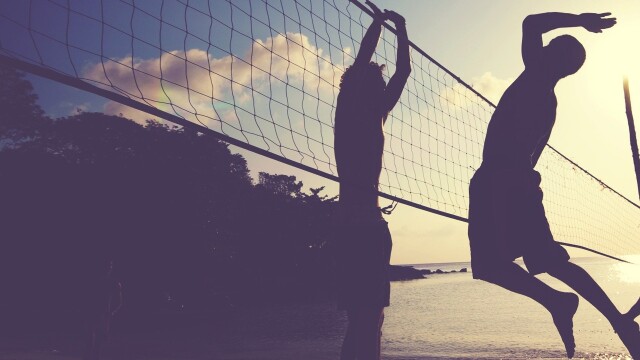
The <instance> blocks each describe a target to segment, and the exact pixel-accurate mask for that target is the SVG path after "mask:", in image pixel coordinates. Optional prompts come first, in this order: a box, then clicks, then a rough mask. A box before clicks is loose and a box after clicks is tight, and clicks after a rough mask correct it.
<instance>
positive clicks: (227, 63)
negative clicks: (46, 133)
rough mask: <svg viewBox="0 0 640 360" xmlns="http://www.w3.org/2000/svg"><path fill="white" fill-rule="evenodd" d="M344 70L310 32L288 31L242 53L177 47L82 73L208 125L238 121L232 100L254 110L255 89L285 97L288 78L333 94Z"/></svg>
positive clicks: (124, 109) (113, 110)
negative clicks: (315, 42)
mask: <svg viewBox="0 0 640 360" xmlns="http://www.w3.org/2000/svg"><path fill="white" fill-rule="evenodd" d="M346 51H347V52H348V51H349V49H346ZM342 72H343V68H342V67H341V66H338V65H337V64H334V63H332V61H331V59H330V57H329V56H327V55H325V53H324V51H323V49H321V48H317V47H315V46H314V45H313V44H312V43H311V41H310V40H309V38H308V37H307V36H305V35H303V34H300V33H287V34H286V36H285V35H282V34H280V35H277V36H275V37H269V38H267V39H265V40H260V39H258V40H255V41H254V42H253V44H252V46H251V48H249V49H247V50H246V51H245V52H244V54H243V55H242V56H240V57H237V56H232V55H227V56H224V57H220V58H216V57H214V56H212V55H211V54H208V53H207V52H206V51H204V50H201V49H195V48H194V49H189V50H187V51H181V50H174V51H170V52H167V53H164V54H162V56H160V57H158V58H150V59H140V58H132V57H131V56H128V57H123V58H118V59H113V60H109V61H106V62H104V64H101V63H98V64H93V65H90V66H89V67H87V68H86V70H85V71H84V74H83V76H84V77H85V78H87V79H90V80H93V81H97V82H99V83H101V84H105V85H106V86H108V87H111V88H113V89H116V90H117V91H119V92H122V93H125V94H127V95H129V96H132V97H135V98H137V100H138V101H141V102H146V103H147V104H149V105H152V106H154V107H157V108H159V109H161V110H163V111H166V112H169V113H171V114H176V115H178V116H181V117H184V118H186V119H188V120H190V121H194V122H195V121H199V122H202V123H204V124H205V125H207V126H209V125H213V124H214V123H216V122H217V123H219V121H220V120H222V121H228V120H229V119H231V120H234V119H235V121H238V119H237V116H235V115H229V111H228V108H229V107H230V105H229V104H235V105H236V106H244V107H246V108H249V109H250V110H251V111H253V110H254V109H253V108H252V106H251V104H250V103H251V101H252V100H254V98H255V97H256V92H261V93H263V94H264V95H262V96H263V97H275V98H278V97H281V98H284V96H285V95H282V93H283V92H284V91H285V90H286V89H285V82H286V84H287V85H288V86H291V87H295V88H297V89H301V90H304V91H305V92H308V93H311V94H314V95H316V96H318V97H320V98H327V97H334V96H335V95H334V91H335V87H336V86H337V85H338V84H339V80H340V76H341V75H342ZM161 79H162V80H161ZM276 92H280V94H277V93H276ZM104 111H105V112H106V113H107V114H112V115H122V116H125V117H129V118H132V119H134V120H135V121H137V122H140V123H144V122H145V121H146V120H147V119H149V118H152V116H150V115H148V114H146V113H143V112H141V111H138V110H135V109H131V108H129V107H128V106H125V105H122V104H120V103H116V102H108V103H107V104H106V105H105V108H104Z"/></svg>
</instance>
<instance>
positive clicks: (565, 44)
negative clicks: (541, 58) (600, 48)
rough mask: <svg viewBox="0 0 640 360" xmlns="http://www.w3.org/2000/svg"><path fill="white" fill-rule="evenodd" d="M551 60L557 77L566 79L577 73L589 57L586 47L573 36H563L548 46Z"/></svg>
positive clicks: (549, 59)
mask: <svg viewBox="0 0 640 360" xmlns="http://www.w3.org/2000/svg"><path fill="white" fill-rule="evenodd" d="M546 47H547V51H548V56H549V58H548V59H547V60H548V61H551V62H552V65H553V67H554V70H555V71H556V72H557V75H559V76H561V77H565V76H568V75H571V74H574V73H576V72H577V71H578V70H580V68H581V67H582V65H583V64H584V61H585V59H586V57H587V52H586V51H585V49H584V46H582V44H581V43H580V41H578V39H576V38H574V37H573V36H571V35H561V36H558V37H556V38H554V39H553V40H551V41H550V42H549V45H547V46H546Z"/></svg>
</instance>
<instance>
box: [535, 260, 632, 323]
mask: <svg viewBox="0 0 640 360" xmlns="http://www.w3.org/2000/svg"><path fill="white" fill-rule="evenodd" d="M547 273H548V274H549V275H551V276H553V277H554V278H556V279H558V280H560V281H562V282H563V283H565V284H567V285H569V287H571V288H572V289H573V290H575V291H576V292H577V293H578V294H580V295H581V296H582V297H583V298H585V299H586V300H587V301H588V302H590V303H591V304H592V305H593V306H595V308H596V309H598V311H600V312H601V313H602V315H604V316H605V317H606V318H607V320H609V322H610V323H611V324H612V325H614V327H615V325H616V324H617V323H618V322H619V321H620V320H621V317H622V314H621V313H620V311H618V309H617V308H616V306H615V305H614V304H613V303H612V302H611V299H609V297H608V296H607V294H605V292H604V290H602V288H601V287H600V285H598V283H596V281H595V280H593V278H592V277H591V275H589V273H587V272H586V271H585V270H584V269H583V268H581V267H580V266H578V265H576V264H573V263H570V262H563V263H562V264H558V265H556V266H553V267H552V268H551V269H549V271H547Z"/></svg>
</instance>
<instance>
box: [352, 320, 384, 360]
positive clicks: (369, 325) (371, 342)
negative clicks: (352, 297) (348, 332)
mask: <svg viewBox="0 0 640 360" xmlns="http://www.w3.org/2000/svg"><path fill="white" fill-rule="evenodd" d="M351 313H352V314H353V317H352V319H353V333H352V334H353V338H354V343H355V358H356V359H358V360H360V359H362V360H379V359H380V336H381V329H382V322H383V316H384V315H383V314H384V308H381V307H369V308H367V307H364V308H362V309H358V310H354V311H352V312H351Z"/></svg>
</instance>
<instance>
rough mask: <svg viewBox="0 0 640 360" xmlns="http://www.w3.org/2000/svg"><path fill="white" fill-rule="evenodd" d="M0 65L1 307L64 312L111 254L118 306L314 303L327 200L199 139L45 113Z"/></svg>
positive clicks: (320, 280)
mask: <svg viewBox="0 0 640 360" xmlns="http://www.w3.org/2000/svg"><path fill="white" fill-rule="evenodd" d="M36 99H37V97H36V96H35V95H34V94H33V90H32V87H31V85H30V83H29V82H28V81H26V80H25V79H24V77H23V75H22V74H20V73H18V72H16V71H13V70H8V69H6V68H1V67H0V109H2V114H1V115H0V199H1V201H0V228H1V229H2V233H1V237H2V240H1V242H0V266H1V268H0V280H1V281H0V282H1V283H2V284H3V290H2V293H1V295H0V312H2V313H3V314H6V313H14V314H16V313H20V314H22V313H25V312H30V313H47V314H58V313H69V312H73V311H78V309H81V308H82V299H83V296H84V295H83V294H84V291H85V288H86V284H88V283H90V282H91V281H92V279H95V278H97V277H98V276H100V275H99V274H100V271H101V268H102V266H103V264H104V262H105V259H107V258H112V259H114V260H115V270H116V277H117V278H118V279H119V280H120V281H121V282H122V283H123V288H124V292H125V302H126V306H125V313H129V314H130V315H131V314H133V313H140V312H145V311H147V312H153V311H156V312H157V311H165V312H166V311H172V312H175V311H178V309H184V310H181V311H206V310H211V309H216V308H218V309H220V308H224V307H225V306H231V305H232V304H233V305H238V304H242V303H247V302H265V301H267V302H269V301H283V300H284V301H289V300H291V301H298V300H304V299H315V298H318V297H324V296H326V295H327V293H328V289H329V285H328V284H329V279H328V278H329V270H328V269H329V267H328V266H329V257H328V253H327V248H328V247H327V246H326V245H327V241H328V239H330V233H329V231H330V229H331V226H330V221H331V216H330V214H331V212H332V207H333V206H334V204H335V200H336V199H335V197H332V198H330V197H327V196H322V195H321V194H320V193H321V191H322V190H323V189H322V188H319V189H311V190H310V193H305V192H304V191H303V184H302V183H301V182H298V181H296V178H295V177H293V176H284V175H270V174H267V173H261V174H260V177H259V179H258V183H257V184H255V185H254V184H253V183H252V180H251V177H250V174H249V170H248V168H247V164H246V161H245V160H244V158H243V157H242V156H240V155H238V154H232V153H231V152H230V151H229V149H228V147H227V145H226V144H224V143H222V142H220V141H217V140H215V139H213V138H212V137H209V136H204V135H202V134H197V133H193V132H189V131H184V130H183V129H180V128H177V127H168V126H166V125H163V124H159V123H157V122H149V123H148V124H147V125H146V126H141V125H139V124H137V123H135V122H133V121H130V120H127V119H124V118H121V117H115V116H107V115H104V114H101V113H79V114H77V115H74V116H70V117H66V118H59V119H50V118H47V117H46V116H44V114H43V112H42V110H41V109H40V108H39V107H38V105H37V104H36Z"/></svg>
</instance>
